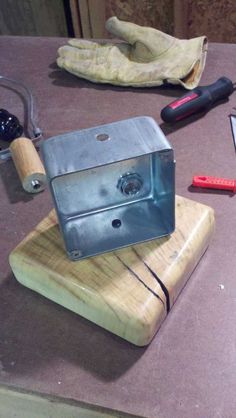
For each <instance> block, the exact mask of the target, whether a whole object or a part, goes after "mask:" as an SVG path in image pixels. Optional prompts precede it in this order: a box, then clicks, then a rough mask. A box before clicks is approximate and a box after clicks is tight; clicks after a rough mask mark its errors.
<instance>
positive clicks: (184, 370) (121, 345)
mask: <svg viewBox="0 0 236 418" xmlns="http://www.w3.org/2000/svg"><path fill="white" fill-rule="evenodd" d="M64 43H65V40H63V39H55V38H54V39H47V38H44V39H42V38H41V39H40V38H14V37H1V38H0V45H1V74H3V75H6V76H8V77H12V78H17V79H20V80H22V81H23V82H25V83H26V84H27V85H29V86H30V87H31V88H32V90H33V92H34V95H35V97H36V99H37V110H38V120H39V124H40V127H42V129H43V130H44V134H45V137H49V136H53V135H56V134H60V133H63V132H69V131H73V130H76V129H82V128H88V127H92V126H96V125H99V124H102V123H109V122H113V121H116V120H121V119H126V118H129V117H134V116H140V115H148V116H152V117H153V118H154V119H155V120H156V121H157V122H158V123H159V124H160V125H161V127H162V128H163V130H164V131H165V133H166V134H167V137H168V139H169V140H170V141H171V143H172V145H173V147H174V150H175V157H176V161H177V167H176V192H177V193H178V194H179V195H181V196H185V197H188V198H190V199H194V200H196V201H198V202H201V203H204V204H206V205H208V206H211V207H213V209H214V210H215V216H216V231H215V235H214V237H213V240H212V242H211V245H210V247H209V249H208V251H207V252H206V254H205V255H204V257H203V259H202V260H201V263H200V264H199V265H198V267H197V268H196V269H195V271H194V273H193V274H192V276H191V278H190V280H189V282H188V284H187V285H186V287H185V288H184V290H183V291H182V295H181V296H180V297H179V299H178V302H177V303H176V304H175V305H174V306H173V308H172V309H171V312H170V313H169V315H168V317H167V319H166V320H165V322H164V323H163V325H162V327H161V329H160V330H159V332H158V334H157V335H156V337H155V338H154V339H153V341H152V342H151V344H150V345H149V346H148V347H147V348H139V347H135V346H133V345H131V344H129V343H128V342H126V341H124V340H122V339H120V338H119V337H116V336H113V335H112V334H110V333H109V332H107V331H105V330H103V329H101V328H100V327H98V326H96V325H94V324H92V323H91V322H89V321H87V320H86V319H83V318H81V317H79V316H78V315H76V314H74V313H72V312H70V311H68V310H66V309H64V308H63V307H61V306H59V305H57V304H55V303H53V302H50V301H49V300H47V299H46V298H43V297H42V296H40V295H38V294H37V293H34V292H32V291H30V290H28V289H26V288H25V287H23V286H22V285H20V284H19V283H17V281H16V280H15V278H14V277H13V275H12V273H11V270H10V267H9V264H8V255H9V253H10V252H11V250H12V249H13V248H14V247H15V246H16V245H17V244H18V243H19V242H20V241H21V240H22V239H23V238H24V237H25V236H26V235H27V234H28V232H29V231H30V230H32V229H33V228H34V227H35V225H36V224H37V223H39V221H41V219H42V218H43V217H45V216H46V215H47V214H48V212H49V211H50V209H51V208H52V201H51V198H50V196H49V193H48V191H45V192H43V193H42V194H40V195H37V196H29V195H26V194H25V192H24V191H23V190H22V189H21V188H20V184H19V181H18V179H17V175H16V173H15V170H14V167H13V165H12V162H7V163H4V164H2V165H1V166H0V170H1V184H0V193H1V194H0V195H1V200H0V205H1V220H0V222H1V235H0V240H1V254H0V255H1V287H0V318H1V321H0V383H1V384H7V385H10V386H14V387H17V388H21V389H22V388H23V389H26V390H30V391H38V392H41V393H45V394H48V395H55V396H61V397H63V398H67V399H69V398H71V399H74V400H77V401H84V402H88V403H90V404H94V405H100V406H104V407H109V408H114V409H117V410H122V411H124V412H129V413H133V414H139V415H143V416H145V417H150V418H173V417H175V418H189V417H191V418H192V417H193V418H195V417H196V418H198V417H199V418H202V417H207V418H208V417H209V418H211V417H212V418H213V417H227V418H230V417H232V418H233V417H235V410H236V400H235V391H236V379H235V376H236V361H235V341H236V327H235V323H236V305H235V297H236V279H235V272H236V257H235V248H236V216H235V213H236V204H235V202H236V201H235V199H236V198H235V197H234V196H232V195H230V194H229V193H227V192H217V191H215V192H214V191H212V192H210V191H206V190H205V191H203V190H196V191H194V190H193V189H192V188H191V187H190V184H191V179H192V176H193V174H209V175H217V176H224V177H229V178H230V177H231V178H234V177H235V151H234V147H233V142H232V136H231V129H230V123H229V118H228V114H229V113H230V110H231V108H232V107H233V106H235V105H236V93H234V94H233V95H232V96H231V97H230V100H229V101H228V102H225V103H224V104H221V105H220V106H218V107H215V108H214V109H212V110H211V112H209V113H208V114H206V115H205V116H204V117H202V118H193V119H191V123H190V121H189V123H183V122H181V123H180V124H179V125H178V127H175V128H173V129H169V128H167V127H165V126H164V125H162V124H161V119H160V110H161V108H162V107H163V106H165V105H166V104H167V103H169V102H170V100H172V99H174V97H176V96H178V95H180V94H182V93H183V90H180V89H178V88H176V89H174V88H151V89H140V90H139V89H132V88H119V87H112V86H109V85H104V86H102V85H96V84H92V83H89V82H87V81H84V80H80V79H78V78H76V77H75V76H73V75H71V74H68V73H66V72H63V71H60V70H59V69H57V68H56V66H55V57H56V50H57V48H58V47H59V46H60V45H63V44H64ZM222 75H225V76H228V77H229V78H231V79H232V80H235V79H236V45H229V44H226V45H220V44H210V46H209V52H208V57H207V62H206V69H205V71H204V74H203V77H202V80H201V82H202V84H209V83H212V82H214V81H215V80H216V79H217V78H219V77H220V76H222ZM0 96H1V108H6V109H7V110H9V111H11V112H12V113H14V114H16V115H17V116H19V118H20V119H21V120H22V116H23V105H22V100H21V99H20V98H19V97H17V96H16V94H14V93H13V92H12V90H11V89H10V88H0ZM127 291H128V290H127Z"/></svg>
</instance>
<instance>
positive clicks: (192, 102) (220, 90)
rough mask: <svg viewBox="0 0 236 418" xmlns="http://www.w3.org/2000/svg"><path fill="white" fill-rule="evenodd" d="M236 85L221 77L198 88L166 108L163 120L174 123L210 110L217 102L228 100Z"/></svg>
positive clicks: (163, 111)
mask: <svg viewBox="0 0 236 418" xmlns="http://www.w3.org/2000/svg"><path fill="white" fill-rule="evenodd" d="M235 85H236V83H234V84H233V83H232V81H231V80H230V79H229V78H227V77H221V78H219V79H218V80H217V81H216V82H215V83H213V84H210V85H209V86H203V87H196V88H195V89H193V90H191V91H189V92H188V93H187V94H185V95H184V96H182V97H180V98H178V99H177V100H175V101H174V102H172V103H170V104H169V105H168V106H166V107H164V109H162V111H161V118H162V119H163V121H164V122H168V123H174V122H178V121H179V120H182V119H185V118H187V117H188V116H190V115H192V114H194V113H197V112H200V111H203V110H204V109H210V108H211V107H212V106H213V105H214V104H215V103H216V102H217V101H220V100H222V99H226V98H228V97H229V96H230V95H231V94H232V93H233V91H234V90H235V88H236V87H235Z"/></svg>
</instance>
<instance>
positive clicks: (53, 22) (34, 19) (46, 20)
mask: <svg viewBox="0 0 236 418" xmlns="http://www.w3.org/2000/svg"><path fill="white" fill-rule="evenodd" d="M0 35H21V36H22V35H25V36H68V29H67V23H66V17H65V12H64V5H63V0H50V1H48V0H34V1H32V0H1V7H0Z"/></svg>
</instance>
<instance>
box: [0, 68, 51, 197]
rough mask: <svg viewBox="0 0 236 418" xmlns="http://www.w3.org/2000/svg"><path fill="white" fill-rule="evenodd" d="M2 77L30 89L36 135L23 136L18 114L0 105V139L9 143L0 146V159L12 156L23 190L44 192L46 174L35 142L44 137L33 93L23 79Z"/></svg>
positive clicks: (32, 126)
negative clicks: (35, 114) (34, 105)
mask: <svg viewBox="0 0 236 418" xmlns="http://www.w3.org/2000/svg"><path fill="white" fill-rule="evenodd" d="M0 81H4V82H8V83H9V84H10V85H12V84H13V85H17V86H18V87H21V88H23V90H24V93H27V96H26V100H27V105H28V117H29V122H30V125H31V128H32V137H33V139H29V138H25V137H23V136H22V134H23V127H22V126H21V125H20V123H19V120H18V119H17V117H16V116H14V115H12V114H11V113H9V112H8V111H7V110H5V109H0V139H2V140H3V141H7V142H9V143H10V146H9V148H6V149H3V150H0V160H7V159H9V158H10V157H12V159H13V161H14V164H15V167H16V170H17V172H18V174H19V177H20V180H21V183H22V186H23V188H24V190H25V191H26V192H28V193H38V192H41V191H42V190H43V189H44V187H45V185H46V174H45V170H44V167H43V164H42V162H41V160H40V158H39V155H38V153H37V151H36V148H35V146H34V145H33V140H38V139H39V138H41V137H42V131H41V129H40V128H39V127H38V126H37V125H36V124H35V121H34V108H33V96H32V93H31V91H30V90H29V89H28V87H26V86H25V85H24V84H23V83H21V82H18V81H16V80H13V79H11V78H8V77H5V76H2V75H0Z"/></svg>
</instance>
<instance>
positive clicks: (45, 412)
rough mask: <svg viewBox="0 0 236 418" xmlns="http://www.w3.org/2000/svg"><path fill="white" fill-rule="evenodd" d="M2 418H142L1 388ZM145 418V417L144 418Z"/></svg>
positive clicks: (0, 404) (57, 398) (0, 410)
mask: <svg viewBox="0 0 236 418" xmlns="http://www.w3.org/2000/svg"><path fill="white" fill-rule="evenodd" d="M0 418H142V417H141V416H140V417H139V416H137V415H135V416H134V415H132V414H126V413H124V412H120V411H115V410H111V409H109V408H102V407H99V406H92V405H89V404H86V403H84V402H78V401H73V400H69V401H68V400H66V399H64V398H59V397H56V396H46V395H42V394H39V393H32V392H31V393H30V392H26V391H20V390H18V389H13V388H9V387H4V386H2V387H1V386H0ZM143 418H144V417H143Z"/></svg>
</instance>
